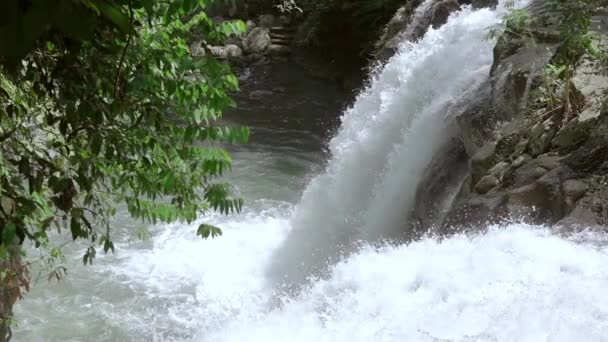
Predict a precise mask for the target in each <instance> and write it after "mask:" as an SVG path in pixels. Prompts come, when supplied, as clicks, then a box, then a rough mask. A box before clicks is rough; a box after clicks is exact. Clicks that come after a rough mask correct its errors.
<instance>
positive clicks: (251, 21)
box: [245, 19, 257, 32]
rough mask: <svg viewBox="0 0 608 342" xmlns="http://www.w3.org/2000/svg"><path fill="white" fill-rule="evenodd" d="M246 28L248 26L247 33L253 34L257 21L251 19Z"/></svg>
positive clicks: (246, 23)
mask: <svg viewBox="0 0 608 342" xmlns="http://www.w3.org/2000/svg"><path fill="white" fill-rule="evenodd" d="M245 26H247V32H251V30H253V29H254V28H255V27H256V26H257V25H256V24H255V21H253V20H251V19H249V20H247V21H246V22H245Z"/></svg>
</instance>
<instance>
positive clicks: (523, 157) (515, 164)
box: [511, 153, 532, 169]
mask: <svg viewBox="0 0 608 342" xmlns="http://www.w3.org/2000/svg"><path fill="white" fill-rule="evenodd" d="M530 160H532V157H530V155H528V154H525V153H524V154H522V155H521V156H519V157H517V158H516V159H515V160H514V161H513V163H512V164H511V167H512V168H513V169H517V168H519V167H520V166H522V165H524V164H526V163H527V162H529V161H530Z"/></svg>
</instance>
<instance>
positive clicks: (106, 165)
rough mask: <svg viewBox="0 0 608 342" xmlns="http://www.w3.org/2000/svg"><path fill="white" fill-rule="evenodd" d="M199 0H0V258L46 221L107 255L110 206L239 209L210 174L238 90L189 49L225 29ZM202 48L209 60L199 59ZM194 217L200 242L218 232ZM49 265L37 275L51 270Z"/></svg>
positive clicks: (153, 211) (233, 29) (242, 135)
mask: <svg viewBox="0 0 608 342" xmlns="http://www.w3.org/2000/svg"><path fill="white" fill-rule="evenodd" d="M205 4H206V1H204V0H173V1H154V0H115V1H109V0H57V1H46V0H38V1H35V0H32V1H26V0H5V1H3V2H2V4H1V5H0V13H1V14H0V196H1V201H2V202H1V204H2V205H1V206H0V227H1V231H0V256H2V255H3V253H4V255H5V257H6V254H7V253H6V251H10V250H12V249H11V246H14V245H15V244H23V243H24V242H25V241H28V240H29V241H31V242H32V243H33V244H34V245H35V246H36V247H41V248H49V249H52V251H53V253H54V254H52V255H55V256H59V255H60V253H57V251H58V249H53V247H50V245H49V234H50V231H51V230H52V229H54V230H57V231H59V232H64V231H65V232H69V234H71V237H72V238H73V239H74V240H78V239H79V240H86V241H89V243H90V246H89V247H88V249H87V252H86V254H85V255H84V257H83V261H84V263H85V264H87V263H91V262H92V260H93V258H94V257H95V254H96V248H99V247H98V246H100V247H101V248H102V249H103V250H104V251H105V252H108V251H111V250H112V251H113V250H114V247H115V246H114V243H113V242H112V238H111V229H110V228H111V225H110V218H111V217H112V215H113V214H114V213H115V211H116V209H115V208H116V206H117V205H119V204H120V203H124V204H125V205H126V208H127V210H128V212H129V214H130V215H131V216H133V217H134V218H136V219H140V220H142V221H144V222H152V223H157V222H173V221H178V220H183V221H186V222H193V221H194V220H196V219H197V218H198V217H199V216H201V215H202V214H204V213H206V212H208V211H209V210H219V211H220V212H222V213H225V214H228V213H232V212H238V211H240V210H241V208H242V205H243V201H242V200H241V199H239V198H232V194H231V191H230V186H229V185H227V184H224V183H217V182H216V179H217V178H218V177H220V176H221V175H222V174H223V173H224V172H225V171H227V170H229V169H230V168H231V164H232V159H231V157H230V155H229V154H228V153H227V152H226V151H225V150H224V149H222V148H221V146H222V144H224V143H244V142H246V141H247V139H248V136H249V130H248V129H247V128H246V127H226V126H218V125H215V124H214V122H215V121H216V120H217V119H218V118H220V117H221V115H222V111H223V110H224V109H226V108H227V107H231V106H234V105H235V104H234V102H233V101H232V99H231V98H230V97H229V96H228V94H229V93H230V92H234V91H237V90H238V80H237V78H236V77H235V76H234V75H233V74H232V73H231V71H230V68H229V66H227V65H225V64H222V63H220V62H218V61H217V60H215V59H214V58H213V57H202V58H194V57H192V54H191V51H190V47H189V44H188V43H189V39H190V36H191V32H193V31H194V30H196V31H197V32H199V33H202V34H203V37H204V38H205V39H206V42H207V43H209V44H211V43H213V42H216V41H221V40H223V39H225V38H226V37H227V36H229V35H232V34H234V33H237V32H239V31H240V30H242V29H243V27H244V25H243V23H241V22H228V23H224V24H221V25H218V24H216V23H215V22H213V21H212V20H211V19H210V18H209V17H208V16H207V15H206V14H205V12H203V11H202V9H203V8H204V6H205ZM206 55H207V56H211V54H206ZM209 227H210V226H208V225H205V224H203V225H201V228H200V229H199V235H201V236H202V237H204V238H207V237H215V236H219V235H221V230H219V228H216V227H214V228H209ZM61 274H65V270H64V269H60V268H57V269H56V270H55V271H54V272H52V273H51V277H53V278H59V277H60V276H61Z"/></svg>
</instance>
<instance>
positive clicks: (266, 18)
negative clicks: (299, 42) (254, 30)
mask: <svg viewBox="0 0 608 342" xmlns="http://www.w3.org/2000/svg"><path fill="white" fill-rule="evenodd" d="M276 21H277V20H276V18H275V17H274V15H272V14H262V15H260V17H259V18H258V26H260V27H265V28H271V27H273V26H274V25H275V24H276Z"/></svg>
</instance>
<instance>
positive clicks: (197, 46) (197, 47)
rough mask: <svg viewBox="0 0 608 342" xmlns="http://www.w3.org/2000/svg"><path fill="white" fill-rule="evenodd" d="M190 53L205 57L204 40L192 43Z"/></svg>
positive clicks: (194, 55) (193, 55)
mask: <svg viewBox="0 0 608 342" xmlns="http://www.w3.org/2000/svg"><path fill="white" fill-rule="evenodd" d="M190 53H191V54H192V57H205V54H206V51H205V48H204V47H203V42H201V41H196V42H193V43H192V44H190Z"/></svg>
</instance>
